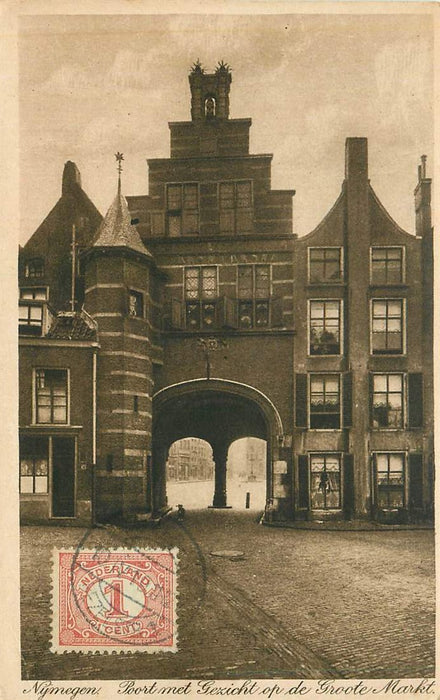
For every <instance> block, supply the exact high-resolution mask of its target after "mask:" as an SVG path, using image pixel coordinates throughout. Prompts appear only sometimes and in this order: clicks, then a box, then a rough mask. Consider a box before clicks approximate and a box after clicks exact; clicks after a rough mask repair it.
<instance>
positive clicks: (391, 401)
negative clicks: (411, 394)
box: [372, 374, 404, 428]
mask: <svg viewBox="0 0 440 700" xmlns="http://www.w3.org/2000/svg"><path fill="white" fill-rule="evenodd" d="M403 391H404V381H403V375H402V374H373V392H372V417H373V428H403V405H404V399H403Z"/></svg>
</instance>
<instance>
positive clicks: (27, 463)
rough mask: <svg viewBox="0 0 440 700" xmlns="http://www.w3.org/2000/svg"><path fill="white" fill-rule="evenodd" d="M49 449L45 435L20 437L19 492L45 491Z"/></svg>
mask: <svg viewBox="0 0 440 700" xmlns="http://www.w3.org/2000/svg"><path fill="white" fill-rule="evenodd" d="M48 479H49V449H48V438H47V437H28V436H21V437H20V493H29V494H30V493H47V492H48V485H49V484H48Z"/></svg>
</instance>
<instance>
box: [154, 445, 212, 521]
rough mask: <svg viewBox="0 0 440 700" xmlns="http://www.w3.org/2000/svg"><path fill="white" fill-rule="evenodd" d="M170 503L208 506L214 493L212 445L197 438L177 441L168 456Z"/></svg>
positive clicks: (189, 507) (195, 506)
mask: <svg viewBox="0 0 440 700" xmlns="http://www.w3.org/2000/svg"><path fill="white" fill-rule="evenodd" d="M166 469H167V473H166V477H167V485H166V488H167V499H168V505H170V506H177V505H178V504H179V503H180V504H182V505H183V507H184V508H185V509H191V510H193V509H200V508H206V506H207V505H209V504H210V503H212V496H213V493H214V460H213V455H212V448H211V445H210V444H209V443H208V442H206V441H205V440H200V438H197V437H193V436H191V437H186V438H182V439H181V440H176V442H173V444H172V445H171V447H170V449H169V452H168V459H167V466H166Z"/></svg>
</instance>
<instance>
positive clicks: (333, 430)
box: [306, 428, 343, 433]
mask: <svg viewBox="0 0 440 700" xmlns="http://www.w3.org/2000/svg"><path fill="white" fill-rule="evenodd" d="M306 430H308V431H309V432H310V433H342V431H343V428H306Z"/></svg>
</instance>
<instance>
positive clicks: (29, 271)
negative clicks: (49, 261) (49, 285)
mask: <svg viewBox="0 0 440 700" xmlns="http://www.w3.org/2000/svg"><path fill="white" fill-rule="evenodd" d="M24 276H25V277H26V278H29V279H37V278H39V277H44V261H43V259H42V258H35V259H34V260H29V261H28V262H27V263H26V264H25V266H24Z"/></svg>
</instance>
